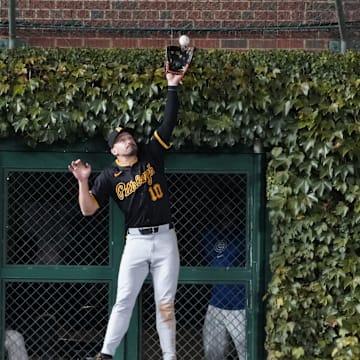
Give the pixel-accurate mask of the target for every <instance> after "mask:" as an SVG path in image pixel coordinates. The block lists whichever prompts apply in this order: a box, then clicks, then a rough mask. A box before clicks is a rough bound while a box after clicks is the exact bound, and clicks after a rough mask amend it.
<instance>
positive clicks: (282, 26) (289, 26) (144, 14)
mask: <svg viewBox="0 0 360 360" xmlns="http://www.w3.org/2000/svg"><path fill="white" fill-rule="evenodd" d="M8 1H10V0H3V1H1V2H0V20H1V25H0V35H1V36H2V37H7V36H8V34H7V33H8ZM343 6H344V11H345V19H346V21H347V22H348V24H350V23H351V24H355V26H359V24H360V0H343ZM16 20H17V27H16V35H17V38H21V39H24V40H26V41H27V42H28V43H29V45H31V46H49V47H53V46H56V47H82V46H91V47H105V48H107V47H130V48H132V47H163V46H165V45H166V44H168V43H169V41H171V38H173V39H176V38H177V37H178V35H179V34H181V33H187V34H189V35H190V36H191V38H192V40H193V45H195V46H197V47H200V48H224V49H225V48H226V49H242V50H245V49H254V48H255V49H259V48H260V49H274V48H278V49H310V50H322V49H328V48H329V42H330V41H338V40H339V31H338V27H337V14H336V5H335V0H277V1H273V0H251V1H250V0H238V1H227V0H208V1H202V0H196V1H182V0H168V1H160V0H159V1H156V0H146V1H128V0H97V1H95V0H17V1H16ZM358 29H359V28H355V30H358ZM355 33H356V31H355ZM351 34H354V32H353V31H352V32H351ZM357 35H359V33H357Z"/></svg>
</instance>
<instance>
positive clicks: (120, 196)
mask: <svg viewBox="0 0 360 360" xmlns="http://www.w3.org/2000/svg"><path fill="white" fill-rule="evenodd" d="M178 108H179V102H178V96H177V87H172V86H169V87H168V92H167V101H166V106H165V112H164V117H163V121H162V123H161V125H160V126H159V128H158V129H157V130H156V131H155V132H154V135H153V137H152V138H151V140H150V142H149V143H147V144H138V155H137V161H136V162H135V163H134V164H133V165H132V166H122V164H121V163H119V161H118V160H117V159H116V160H115V161H114V163H113V164H112V165H111V166H110V167H108V168H106V169H104V170H103V171H102V172H101V173H100V175H99V176H98V177H97V178H96V179H95V182H94V185H93V187H92V189H91V194H92V196H93V198H94V199H95V200H96V202H97V203H98V205H99V206H104V205H105V204H106V203H107V202H108V200H109V198H110V197H111V198H113V199H114V200H115V202H116V203H117V205H118V206H119V207H120V209H121V210H122V211H123V213H124V215H125V226H126V228H128V227H146V226H156V225H161V224H167V223H170V222H171V211H170V201H169V194H168V188H167V184H166V178H165V173H164V170H165V169H164V154H165V150H167V149H168V148H169V147H170V146H169V145H168V143H169V140H170V137H171V133H172V130H173V128H174V126H175V125H176V122H177V113H178Z"/></svg>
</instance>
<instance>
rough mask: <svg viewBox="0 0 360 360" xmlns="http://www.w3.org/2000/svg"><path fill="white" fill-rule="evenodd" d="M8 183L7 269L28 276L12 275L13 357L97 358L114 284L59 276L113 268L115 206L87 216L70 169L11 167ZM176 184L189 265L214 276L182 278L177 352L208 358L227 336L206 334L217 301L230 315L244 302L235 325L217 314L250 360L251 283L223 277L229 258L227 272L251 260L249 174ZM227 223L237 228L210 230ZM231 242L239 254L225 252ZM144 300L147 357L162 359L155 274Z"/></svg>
mask: <svg viewBox="0 0 360 360" xmlns="http://www.w3.org/2000/svg"><path fill="white" fill-rule="evenodd" d="M95 175H96V174H95ZM95 175H94V176H95ZM92 180H93V178H92V179H90V181H92ZM5 182H6V186H5V199H6V201H5V212H4V218H5V237H4V239H5V243H4V247H3V248H4V249H5V265H6V266H7V267H14V268H18V269H19V271H20V272H21V271H23V274H24V279H21V278H20V279H8V280H5V281H4V299H5V304H4V307H5V309H4V314H5V316H4V317H5V328H4V330H6V331H4V334H5V347H4V350H5V359H8V360H26V359H31V360H40V359H41V360H46V359H49V360H50V359H52V360H56V359H59V360H60V359H63V360H67V359H84V360H85V359H86V358H87V357H92V356H94V354H95V353H96V352H97V351H99V349H100V347H101V344H102V339H103V336H104V333H105V327H106V324H107V318H108V312H109V301H110V300H109V299H110V298H111V296H110V293H111V289H110V282H109V281H100V280H96V281H95V280H94V279H87V280H86V281H84V280H81V281H80V280H71V279H70V280H68V279H61V278H58V275H57V269H58V267H59V266H60V267H65V268H66V267H70V268H71V269H72V268H73V266H74V267H91V266H97V267H100V268H101V267H107V266H109V264H110V260H109V259H110V241H109V237H110V233H109V228H110V226H109V221H110V218H109V207H107V208H104V209H102V210H101V211H100V212H99V213H98V214H96V216H93V217H90V218H87V217H83V216H82V215H81V214H80V211H79V208H78V203H77V183H76V181H74V179H73V177H72V175H71V174H70V173H63V172H51V171H49V172H47V171H23V170H19V171H17V170H11V171H8V172H7V174H6V180H5ZM168 183H169V188H170V193H171V197H172V198H171V201H172V211H173V215H174V222H175V227H176V229H177V234H178V240H179V250H180V257H181V266H182V269H186V268H189V269H210V270H211V269H213V270H212V271H214V276H212V277H211V279H212V280H211V281H209V280H208V279H205V278H201V276H195V277H194V278H193V279H190V280H187V281H186V282H183V283H182V282H181V281H180V283H179V287H178V293H177V299H176V312H177V328H178V334H177V344H178V345H177V348H178V358H179V359H180V360H181V359H188V358H191V359H204V358H205V359H210V357H206V355H205V349H207V348H209V347H210V345H213V346H211V347H214V346H215V348H221V347H222V344H221V343H220V342H221V341H222V340H221V337H220V336H219V334H217V335H216V336H215V337H213V336H214V334H213V332H212V331H210V333H209V331H207V332H206V331H205V327H204V325H205V321H206V318H207V316H209V313H208V312H209V304H210V303H211V302H212V301H216V302H217V303H222V304H224V307H225V308H226V307H227V309H228V310H227V311H228V313H231V312H232V310H233V307H234V306H235V304H238V303H239V299H241V302H242V305H241V307H242V310H241V311H240V313H237V314H238V315H236V316H234V318H233V319H232V320H231V321H233V322H234V323H233V326H231V321H230V323H229V319H231V318H230V317H229V316H228V315H226V316H225V317H224V313H223V312H221V313H219V314H218V315H217V316H218V317H217V319H216V320H217V321H218V323H219V324H220V326H224V324H225V323H226V320H227V321H228V324H227V325H226V326H227V329H228V331H227V333H226V339H227V340H228V341H227V342H226V347H224V349H225V351H226V354H224V356H226V357H224V358H226V359H245V358H246V331H247V330H246V316H245V313H246V306H247V298H248V291H249V289H248V288H247V284H246V282H245V281H244V282H241V280H236V281H230V280H224V278H222V277H221V276H220V275H222V272H221V271H222V270H223V269H224V266H225V265H224V264H225V263H224V262H223V261H224V259H225V258H226V261H227V263H226V264H227V265H226V266H227V268H231V267H233V268H238V269H241V268H246V267H247V266H249V251H248V249H249V244H248V243H247V242H248V240H247V239H248V231H249V230H248V226H247V224H248V219H247V218H248V199H247V198H248V193H247V191H248V183H247V175H246V174H236V173H235V174H222V173H181V174H180V173H170V174H168ZM224 224H226V227H227V228H229V229H232V231H230V232H229V233H225V232H222V233H218V232H216V231H215V232H214V231H213V230H209V229H214V228H216V227H217V226H223V225H224ZM234 233H235V236H234ZM231 234H232V235H231ZM230 247H233V251H232V254H231V255H225V252H224V250H225V249H227V248H230ZM214 254H215V256H213V255H214ZM211 256H213V258H212V259H211V258H210V257H211ZM216 268H218V269H217V270H216ZM33 269H37V272H36V276H34V277H33V278H32V276H31V275H30V274H29V273H28V272H29V271H30V272H31V271H32V270H33ZM214 299H215V300H214ZM139 304H140V318H141V321H140V323H141V326H140V329H139V333H140V334H141V336H140V337H139V339H140V340H139V344H138V345H137V346H138V347H139V349H140V351H141V354H142V355H141V359H144V360H147V359H154V358H159V359H160V358H161V351H160V347H159V341H158V336H157V333H156V325H155V324H156V321H155V318H154V314H155V311H154V306H155V304H154V299H153V288H152V285H151V280H149V281H148V282H146V284H144V287H143V290H142V292H141V295H140V301H139ZM225 312H226V311H225ZM235 314H236V313H235ZM231 328H232V330H231ZM229 329H230V330H229ZM235 329H236V331H235ZM230 334H232V338H231V336H230ZM238 340H239V341H238ZM217 341H219V344H217ZM238 343H241V346H242V351H241V354H238V353H237V352H238V350H237V347H239V346H240V345H238ZM209 356H210V355H209ZM131 360H133V359H131Z"/></svg>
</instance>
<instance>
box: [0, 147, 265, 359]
mask: <svg viewBox="0 0 360 360" xmlns="http://www.w3.org/2000/svg"><path fill="white" fill-rule="evenodd" d="M76 158H82V159H83V160H85V161H88V162H89V163H91V164H92V166H93V169H94V170H100V169H102V168H103V167H104V166H106V165H107V164H109V163H110V162H111V161H112V158H111V156H110V155H109V154H108V153H107V152H88V150H87V149H84V148H83V149H76V150H74V151H68V150H67V151H64V150H63V151H57V150H56V149H55V150H54V149H53V150H52V151H21V149H20V151H14V150H13V149H10V151H7V150H6V149H5V150H4V149H1V148H0V183H1V185H0V187H1V188H2V189H4V181H5V178H4V176H5V169H6V171H7V170H9V169H11V170H20V169H21V170H26V169H29V170H32V171H37V170H39V171H44V170H46V171H62V172H64V171H67V165H68V164H69V163H70V162H71V161H72V160H73V159H76ZM166 170H167V172H169V173H205V172H206V173H209V172H213V173H227V174H231V173H241V174H246V176H247V183H248V194H247V197H248V199H247V204H248V205H247V206H248V209H247V214H248V217H249V218H248V219H247V220H248V221H247V223H248V233H249V246H250V251H249V255H250V259H249V261H248V264H249V266H248V267H247V268H246V269H237V268H231V269H224V270H222V269H213V268H211V267H182V268H181V270H180V277H179V283H180V284H181V283H184V284H185V283H195V284H196V283H202V284H204V283H214V282H216V281H223V282H231V281H239V280H243V281H244V282H246V283H247V284H248V288H249V289H250V291H249V301H248V304H249V305H248V334H247V335H248V336H247V337H248V339H249V341H248V355H249V359H254V360H255V359H261V358H264V350H263V349H262V347H260V346H259V343H263V339H264V333H263V325H264V306H263V302H262V298H261V297H262V295H263V293H264V288H265V280H264V279H265V278H266V274H265V273H266V263H267V255H268V254H267V253H268V247H267V246H266V244H265V240H266V222H265V202H264V197H265V194H264V188H265V187H264V182H265V181H264V171H265V169H264V155H262V154H253V153H212V154H206V153H203V154H201V153H170V154H169V155H168V157H167V159H166ZM3 193H4V191H2V192H0V227H1V238H0V246H1V249H2V250H4V249H5V244H4V231H5V229H4V223H3V221H4V211H5V210H4V201H5V196H4V195H2V194H3ZM119 218H120V219H122V215H121V213H120V211H119V210H118V209H117V207H116V206H113V204H111V206H110V221H109V226H110V229H109V230H110V232H109V234H110V239H109V241H110V251H111V252H110V263H109V265H108V266H101V267H100V266H88V267H83V266H81V267H76V266H56V267H52V266H43V265H42V266H36V265H31V266H26V265H21V266H20V265H8V266H7V265H6V264H5V261H4V260H5V256H4V251H2V254H3V255H2V256H1V258H0V280H1V283H0V300H2V301H1V304H4V297H5V294H4V284H5V282H6V281H16V280H18V279H21V280H22V281H24V280H25V281H30V280H32V281H41V280H49V279H51V280H52V281H65V282H68V281H72V282H74V281H84V282H86V281H90V280H91V281H99V282H109V284H110V298H109V312H110V309H111V305H112V304H113V302H114V300H115V295H116V284H117V272H118V266H119V259H120V256H119V254H121V252H122V248H123V241H119V239H123V231H124V226H123V221H119ZM114 219H116V221H114ZM4 318H5V314H4V307H1V308H0V320H1V321H4ZM2 323H3V322H2ZM140 326H141V306H140V305H139V303H138V304H137V306H136V308H135V309H134V313H133V317H132V320H131V323H130V327H129V331H128V334H127V337H126V340H125V341H124V342H123V343H122V344H121V346H120V347H119V349H118V351H117V353H116V357H115V359H117V360H124V359H138V358H139V354H140V349H139V345H138V344H139V338H138V337H139V334H140V332H139V328H140ZM0 339H2V340H4V334H3V329H2V328H1V327H0ZM3 343H4V342H3V341H1V344H0V351H1V354H2V353H3V351H2V350H3ZM0 359H1V356H0Z"/></svg>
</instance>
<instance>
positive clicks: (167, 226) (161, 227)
mask: <svg viewBox="0 0 360 360" xmlns="http://www.w3.org/2000/svg"><path fill="white" fill-rule="evenodd" d="M173 228H174V224H164V225H159V226H151V227H143V228H128V231H127V233H128V234H130V235H137V234H140V235H151V234H155V233H158V232H162V231H166V230H170V229H173Z"/></svg>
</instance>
